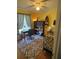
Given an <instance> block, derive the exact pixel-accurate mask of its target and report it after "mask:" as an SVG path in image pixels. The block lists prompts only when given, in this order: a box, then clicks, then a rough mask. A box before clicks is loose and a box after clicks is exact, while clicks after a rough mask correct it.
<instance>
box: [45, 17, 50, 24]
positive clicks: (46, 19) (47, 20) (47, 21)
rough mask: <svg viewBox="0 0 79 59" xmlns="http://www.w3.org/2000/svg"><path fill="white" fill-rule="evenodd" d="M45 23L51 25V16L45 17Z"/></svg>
mask: <svg viewBox="0 0 79 59" xmlns="http://www.w3.org/2000/svg"><path fill="white" fill-rule="evenodd" d="M45 25H49V17H48V16H46V17H45Z"/></svg>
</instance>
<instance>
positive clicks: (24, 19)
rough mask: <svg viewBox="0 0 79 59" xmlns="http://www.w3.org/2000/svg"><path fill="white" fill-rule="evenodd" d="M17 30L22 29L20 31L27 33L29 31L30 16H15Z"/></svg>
mask: <svg viewBox="0 0 79 59" xmlns="http://www.w3.org/2000/svg"><path fill="white" fill-rule="evenodd" d="M17 29H18V31H19V29H22V31H27V30H28V29H31V18H30V15H24V14H17Z"/></svg>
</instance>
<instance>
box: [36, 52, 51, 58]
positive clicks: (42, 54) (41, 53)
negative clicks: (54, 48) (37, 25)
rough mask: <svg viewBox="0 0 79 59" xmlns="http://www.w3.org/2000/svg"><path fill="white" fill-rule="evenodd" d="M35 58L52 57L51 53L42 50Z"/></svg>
mask: <svg viewBox="0 0 79 59" xmlns="http://www.w3.org/2000/svg"><path fill="white" fill-rule="evenodd" d="M35 59H51V54H50V53H48V52H46V51H42V52H40V54H39V55H38V56H36V58H35Z"/></svg>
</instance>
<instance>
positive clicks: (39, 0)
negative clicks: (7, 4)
mask: <svg viewBox="0 0 79 59" xmlns="http://www.w3.org/2000/svg"><path fill="white" fill-rule="evenodd" d="M36 7H40V10H39V11H37V10H36ZM56 7H57V0H47V1H45V0H17V9H24V10H27V11H30V12H35V13H41V12H42V13H43V12H47V11H48V10H49V9H51V8H56Z"/></svg>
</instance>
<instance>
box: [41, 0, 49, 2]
mask: <svg viewBox="0 0 79 59" xmlns="http://www.w3.org/2000/svg"><path fill="white" fill-rule="evenodd" d="M46 1H49V0H43V1H41V2H46Z"/></svg>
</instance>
